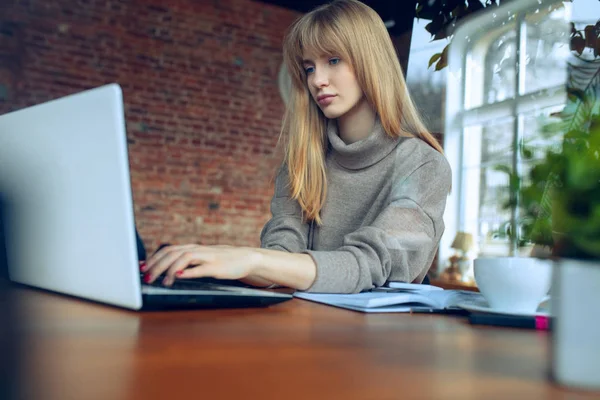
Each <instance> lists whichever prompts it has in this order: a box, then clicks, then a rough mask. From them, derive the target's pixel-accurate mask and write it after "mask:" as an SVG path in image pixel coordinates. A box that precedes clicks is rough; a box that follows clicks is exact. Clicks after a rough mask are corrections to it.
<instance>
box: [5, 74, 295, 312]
mask: <svg viewBox="0 0 600 400" xmlns="http://www.w3.org/2000/svg"><path fill="white" fill-rule="evenodd" d="M0 194H2V197H3V198H4V201H5V203H6V204H5V207H4V208H5V210H4V217H3V220H4V229H5V236H6V237H5V240H6V255H7V260H8V270H9V271H8V272H9V277H10V279H11V280H12V281H13V282H17V283H21V284H25V285H30V286H34V287H38V288H42V289H46V290H50V291H54V292H59V293H64V294H68V295H72V296H76V297H81V298H85V299H90V300H94V301H98V302H102V303H107V304H112V305H116V306H120V307H125V308H129V309H134V310H139V309H141V308H147V307H149V308H165V307H167V308H168V307H190V306H191V307H249V306H264V305H271V304H275V303H279V302H282V301H285V300H289V299H291V298H292V296H291V295H288V294H283V293H274V292H269V291H263V290H257V289H251V288H246V287H242V286H240V285H234V284H232V285H226V284H220V283H215V282H206V280H199V281H191V282H185V281H181V284H183V285H185V286H183V287H181V286H180V288H178V289H176V288H165V287H157V286H149V285H145V284H142V281H141V279H140V271H139V260H138V251H137V245H136V230H135V221H134V213H133V203H132V194H131V185H130V175H129V161H128V153H127V138H126V134H125V119H124V112H123V98H122V91H121V88H120V87H119V85H117V84H110V85H106V86H102V87H99V88H96V89H92V90H88V91H85V92H82V93H78V94H74V95H71V96H67V97H63V98H60V99H57V100H53V101H50V102H47V103H44V104H40V105H36V106H33V107H29V108H25V109H22V110H19V111H15V112H12V113H9V114H5V115H1V116H0Z"/></svg>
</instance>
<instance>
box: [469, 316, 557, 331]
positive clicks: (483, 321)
mask: <svg viewBox="0 0 600 400" xmlns="http://www.w3.org/2000/svg"><path fill="white" fill-rule="evenodd" d="M551 322H552V321H551V318H550V317H547V316H542V315H539V316H520V315H499V314H471V315H469V323H470V324H471V325H493V326H506V327H511V328H527V329H537V330H542V331H547V330H550V326H551Z"/></svg>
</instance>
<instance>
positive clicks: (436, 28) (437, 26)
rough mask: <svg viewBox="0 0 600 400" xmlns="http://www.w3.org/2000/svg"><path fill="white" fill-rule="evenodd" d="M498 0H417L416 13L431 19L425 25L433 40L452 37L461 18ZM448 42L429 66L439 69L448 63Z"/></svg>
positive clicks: (496, 3) (494, 3)
mask: <svg viewBox="0 0 600 400" xmlns="http://www.w3.org/2000/svg"><path fill="white" fill-rule="evenodd" d="M498 5H500V2H499V1H498V0H485V1H483V2H482V1H480V0H443V1H441V0H433V1H432V0H417V8H416V11H415V15H416V17H417V18H419V19H425V20H428V21H431V22H430V23H428V24H427V25H426V26H425V29H426V30H427V32H429V33H430V34H431V40H432V41H435V40H442V39H450V38H451V37H452V33H453V31H454V27H455V26H456V23H457V22H459V21H460V20H461V19H463V18H465V17H467V16H469V15H471V14H473V13H475V12H477V11H480V10H482V9H484V8H486V7H488V6H498ZM449 45H450V43H448V44H447V45H446V46H445V47H444V49H443V50H442V51H441V52H440V53H436V54H434V55H432V56H431V58H430V59H429V67H431V66H432V65H433V64H435V70H436V71H439V70H441V69H443V68H445V67H446V66H447V65H448V58H447V55H448V46H449Z"/></svg>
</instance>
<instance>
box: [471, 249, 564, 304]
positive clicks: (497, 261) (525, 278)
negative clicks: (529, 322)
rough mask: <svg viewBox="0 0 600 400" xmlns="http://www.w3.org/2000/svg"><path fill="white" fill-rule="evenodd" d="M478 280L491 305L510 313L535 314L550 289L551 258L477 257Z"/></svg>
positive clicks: (475, 262) (475, 270) (478, 284)
mask: <svg viewBox="0 0 600 400" xmlns="http://www.w3.org/2000/svg"><path fill="white" fill-rule="evenodd" d="M474 273H475V282H476V283H477V287H478V288H479V291H480V292H481V294H482V295H483V297H485V299H486V300H487V302H488V304H489V305H490V308H492V309H494V310H498V311H503V312H507V313H510V312H512V313H527V314H529V313H535V312H536V310H537V308H538V306H539V305H540V303H541V301H542V300H543V299H544V297H545V296H546V295H547V294H548V291H549V290H550V283H551V278H552V266H551V263H550V261H546V260H540V259H537V258H533V257H490V258H476V259H475V260H474Z"/></svg>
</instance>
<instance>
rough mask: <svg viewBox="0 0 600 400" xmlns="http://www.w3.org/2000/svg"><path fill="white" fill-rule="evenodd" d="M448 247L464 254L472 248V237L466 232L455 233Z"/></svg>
mask: <svg viewBox="0 0 600 400" xmlns="http://www.w3.org/2000/svg"><path fill="white" fill-rule="evenodd" d="M450 247H452V248H453V249H457V250H461V251H463V252H465V253H466V252H467V251H469V250H471V247H473V235H471V234H470V233H466V232H457V233H456V236H455V237H454V241H453V242H452V245H450Z"/></svg>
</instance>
